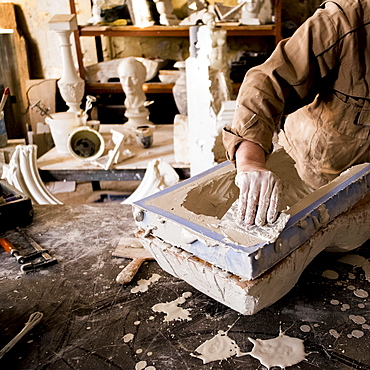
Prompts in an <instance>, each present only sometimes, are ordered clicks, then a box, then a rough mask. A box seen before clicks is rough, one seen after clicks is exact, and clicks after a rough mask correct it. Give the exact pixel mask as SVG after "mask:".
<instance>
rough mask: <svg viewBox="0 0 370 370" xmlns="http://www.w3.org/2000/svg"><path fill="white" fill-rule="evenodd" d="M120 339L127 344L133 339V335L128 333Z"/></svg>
mask: <svg viewBox="0 0 370 370" xmlns="http://www.w3.org/2000/svg"><path fill="white" fill-rule="evenodd" d="M122 339H123V341H124V342H125V343H128V342H130V341H132V340H133V339H134V334H132V333H128V334H126V335H124V336H123V338H122Z"/></svg>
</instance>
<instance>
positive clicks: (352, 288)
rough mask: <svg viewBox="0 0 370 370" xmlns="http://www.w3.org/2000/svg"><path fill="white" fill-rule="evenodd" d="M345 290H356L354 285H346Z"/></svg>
mask: <svg viewBox="0 0 370 370" xmlns="http://www.w3.org/2000/svg"><path fill="white" fill-rule="evenodd" d="M347 289H348V290H356V287H355V286H354V285H348V286H347Z"/></svg>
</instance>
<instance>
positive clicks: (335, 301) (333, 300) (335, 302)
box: [330, 299, 340, 306]
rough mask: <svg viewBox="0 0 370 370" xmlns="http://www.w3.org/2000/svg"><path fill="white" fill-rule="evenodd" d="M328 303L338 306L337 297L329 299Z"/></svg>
mask: <svg viewBox="0 0 370 370" xmlns="http://www.w3.org/2000/svg"><path fill="white" fill-rule="evenodd" d="M330 303H331V304H332V305H333V306H338V305H339V303H340V302H339V301H338V300H337V299H332V300H331V301H330Z"/></svg>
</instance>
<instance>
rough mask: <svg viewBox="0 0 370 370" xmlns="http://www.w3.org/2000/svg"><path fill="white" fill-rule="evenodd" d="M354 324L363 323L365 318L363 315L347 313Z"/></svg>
mask: <svg viewBox="0 0 370 370" xmlns="http://www.w3.org/2000/svg"><path fill="white" fill-rule="evenodd" d="M348 317H349V318H350V319H351V320H352V321H353V322H354V323H355V324H359V325H362V324H365V322H366V319H365V318H364V317H363V316H357V315H349V316H348Z"/></svg>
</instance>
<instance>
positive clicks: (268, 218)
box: [235, 170, 281, 226]
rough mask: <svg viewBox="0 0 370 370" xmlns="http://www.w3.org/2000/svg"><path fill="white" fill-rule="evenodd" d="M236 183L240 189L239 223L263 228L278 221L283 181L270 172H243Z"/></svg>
mask: <svg viewBox="0 0 370 370" xmlns="http://www.w3.org/2000/svg"><path fill="white" fill-rule="evenodd" d="M235 183H236V185H237V186H238V187H239V189H240V195H239V202H238V215H237V218H238V221H239V222H240V223H241V224H242V225H257V226H263V225H265V224H266V223H272V222H274V221H275V220H276V218H277V215H278V210H279V199H280V197H281V180H280V179H279V178H278V177H277V176H276V175H275V174H274V173H272V172H270V171H268V170H251V171H242V172H239V173H238V174H237V175H236V178H235Z"/></svg>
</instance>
